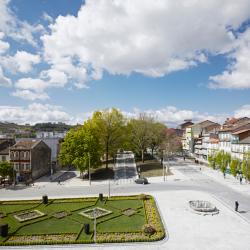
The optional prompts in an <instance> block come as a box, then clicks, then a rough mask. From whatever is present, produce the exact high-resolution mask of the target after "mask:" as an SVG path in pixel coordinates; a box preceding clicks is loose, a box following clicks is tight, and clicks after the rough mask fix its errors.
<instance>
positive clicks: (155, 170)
mask: <svg viewBox="0 0 250 250" xmlns="http://www.w3.org/2000/svg"><path fill="white" fill-rule="evenodd" d="M139 167H140V170H141V172H140V176H141V177H155V176H163V169H162V165H161V163H160V162H159V161H157V160H155V159H154V160H148V161H145V162H144V163H142V162H138V163H137V169H138V168H139ZM166 175H172V173H171V172H170V171H169V172H168V173H167V174H166Z"/></svg>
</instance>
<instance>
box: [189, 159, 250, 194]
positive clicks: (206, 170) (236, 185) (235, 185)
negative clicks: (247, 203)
mask: <svg viewBox="0 0 250 250" xmlns="http://www.w3.org/2000/svg"><path fill="white" fill-rule="evenodd" d="M188 162H190V166H191V167H193V168H194V169H196V170H199V169H200V168H201V173H202V174H204V175H207V176H209V177H211V178H213V179H214V180H216V181H217V182H219V183H221V184H223V185H226V186H228V187H230V188H232V189H234V190H235V191H238V192H241V193H243V194H246V195H250V184H248V183H246V182H245V179H244V180H243V181H242V184H240V181H239V180H237V179H236V178H234V177H233V176H232V175H230V174H226V177H225V178H224V176H223V174H222V172H221V171H220V170H214V169H212V168H210V167H209V166H205V165H200V164H194V163H193V162H192V161H188Z"/></svg>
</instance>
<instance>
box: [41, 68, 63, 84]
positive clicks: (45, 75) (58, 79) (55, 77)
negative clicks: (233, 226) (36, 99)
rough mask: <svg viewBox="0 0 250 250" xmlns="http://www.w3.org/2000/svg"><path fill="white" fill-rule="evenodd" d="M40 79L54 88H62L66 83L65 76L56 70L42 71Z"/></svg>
mask: <svg viewBox="0 0 250 250" xmlns="http://www.w3.org/2000/svg"><path fill="white" fill-rule="evenodd" d="M40 77H41V78H42V79H45V80H47V81H48V82H49V84H50V86H54V87H64V85H65V84H66V83H67V81H68V79H67V75H66V74H65V73H64V72H63V71H59V70H56V69H49V70H45V71H42V72H41V74H40Z"/></svg>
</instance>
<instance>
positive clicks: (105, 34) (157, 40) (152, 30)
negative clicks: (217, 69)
mask: <svg viewBox="0 0 250 250" xmlns="http://www.w3.org/2000/svg"><path fill="white" fill-rule="evenodd" d="M249 13H250V4H249V0H239V1H235V0H227V1H218V0H210V1H195V0H188V1H187V0H176V1H172V0H168V1H167V0H166V1H161V0H147V1H144V0H134V1H130V0H114V1H107V0H96V1H86V3H85V5H83V6H82V7H81V9H80V10H79V12H78V14H77V16H76V17H75V16H71V15H67V16H64V17H63V16H59V17H58V18H57V19H56V20H55V22H54V23H53V24H51V25H50V26H49V27H50V29H51V34H45V35H44V36H42V37H41V39H42V40H43V43H44V56H45V59H46V60H47V62H48V63H49V64H50V65H51V66H52V67H53V68H54V69H57V70H62V71H64V72H65V73H66V74H67V76H68V78H70V77H71V78H72V80H75V81H76V85H79V84H81V85H85V84H86V83H85V82H86V81H88V80H89V79H92V78H93V79H96V78H97V79H100V78H101V76H102V72H103V70H106V71H108V72H109V73H111V74H125V75H128V74H130V73H131V72H138V73H142V74H145V75H149V76H153V77H160V76H163V75H165V74H168V73H170V72H173V71H177V70H183V69H187V68H190V67H194V66H196V65H198V64H199V63H204V62H206V61H207V57H206V54H218V53H226V52H229V51H230V50H231V49H232V43H233V42H234V40H235V37H234V36H233V34H232V32H231V31H229V29H228V27H230V28H232V29H236V28H237V27H239V25H240V24H241V23H242V22H243V21H245V20H246V19H247V18H248V17H249ZM65 62H66V64H67V65H70V69H68V67H66V68H65V66H66V64H65Z"/></svg>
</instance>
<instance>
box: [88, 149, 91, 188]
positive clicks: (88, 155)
mask: <svg viewBox="0 0 250 250" xmlns="http://www.w3.org/2000/svg"><path fill="white" fill-rule="evenodd" d="M88 158H89V185H90V186H91V174H90V153H88Z"/></svg>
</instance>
